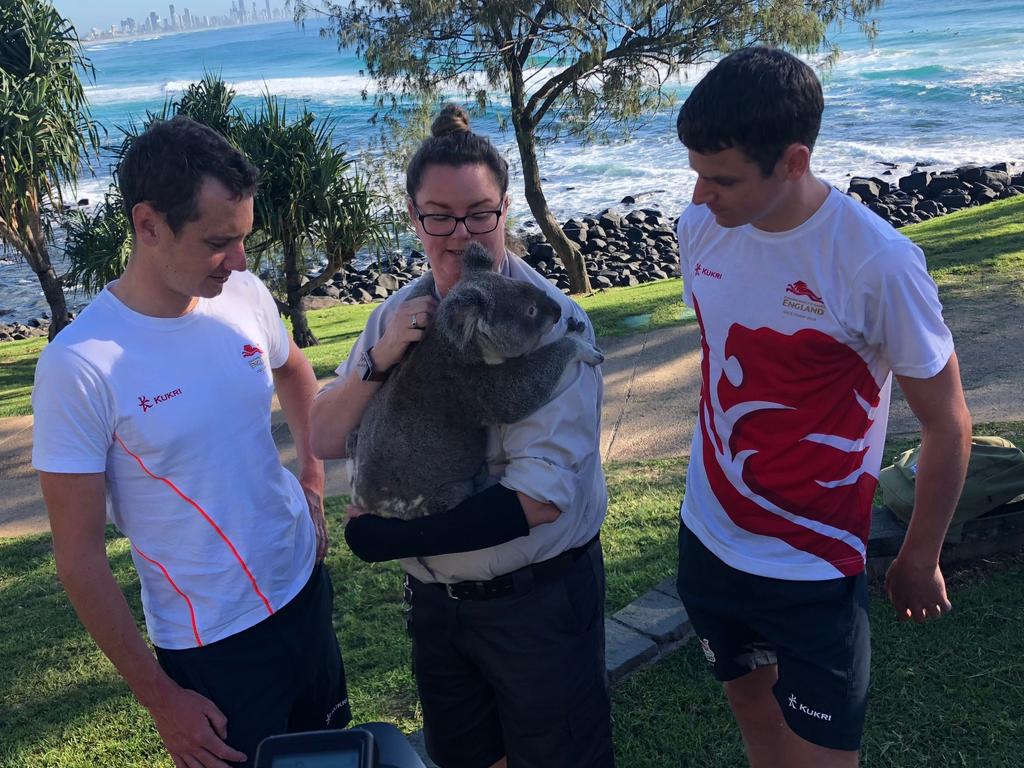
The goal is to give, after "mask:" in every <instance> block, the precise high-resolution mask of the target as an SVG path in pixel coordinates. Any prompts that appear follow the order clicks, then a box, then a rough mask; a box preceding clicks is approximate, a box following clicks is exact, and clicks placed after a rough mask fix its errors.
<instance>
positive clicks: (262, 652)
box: [156, 564, 352, 766]
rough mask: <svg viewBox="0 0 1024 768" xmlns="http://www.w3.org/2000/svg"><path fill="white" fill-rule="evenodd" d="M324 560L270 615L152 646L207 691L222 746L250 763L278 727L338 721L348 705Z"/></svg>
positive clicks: (183, 680)
mask: <svg viewBox="0 0 1024 768" xmlns="http://www.w3.org/2000/svg"><path fill="white" fill-rule="evenodd" d="M333 603H334V588H333V587H332V585H331V579H330V576H329V574H328V572H327V568H326V567H325V566H324V565H322V564H317V565H315V566H314V567H313V573H312V574H311V575H310V577H309V581H308V582H306V585H305V586H304V587H303V588H302V589H301V590H300V591H299V594H297V595H296V596H295V597H294V598H292V600H291V601H290V602H289V603H288V604H287V605H285V606H284V607H283V608H281V609H280V610H278V611H276V612H275V613H274V615H272V616H268V617H267V618H266V619H264V620H263V621H261V622H260V623H259V624H256V625H255V626H252V627H249V629H246V630H243V631H242V632H239V633H238V634H235V635H231V636H230V637H225V638H224V639H223V640H218V641H217V642H215V643H210V644H209V645H204V646H200V647H198V648H186V649H183V650H167V649H165V648H157V649H156V656H157V660H158V661H159V662H160V666H161V667H163V669H164V671H165V672H166V673H167V674H168V675H169V676H170V677H171V679H172V680H174V681H175V682H176V683H177V684H178V685H180V686H181V687H182V688H189V689H191V690H193V691H196V692H198V693H201V694H202V695H203V696H205V697H206V698H208V699H210V700H211V701H212V702H213V703H214V704H216V705H217V708H218V709H220V711H221V712H223V713H224V716H225V717H227V719H228V736H227V739H225V741H226V742H227V743H228V745H229V746H231V747H234V748H235V749H237V750H239V751H241V752H244V753H245V755H246V757H248V758H249V760H248V762H246V763H240V764H236V765H244V766H248V765H252V764H253V761H254V760H255V759H256V747H257V746H259V743H260V742H261V741H262V740H263V739H264V738H266V737H267V736H271V735H274V734H279V733H294V732H299V731H317V730H323V729H327V728H344V727H345V726H346V725H347V724H348V722H349V720H351V719H352V713H351V710H350V708H349V703H348V691H347V689H346V685H345V667H344V665H343V663H342V660H341V651H340V650H339V648H338V638H337V636H336V635H335V634H334V625H333V621H332V618H331V617H332V614H333Z"/></svg>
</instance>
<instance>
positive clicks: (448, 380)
mask: <svg viewBox="0 0 1024 768" xmlns="http://www.w3.org/2000/svg"><path fill="white" fill-rule="evenodd" d="M463 259H464V261H463V268H462V278H461V280H459V282H458V283H457V284H456V285H455V286H454V287H453V288H452V289H451V290H450V291H449V292H448V294H447V295H446V296H445V297H444V299H443V300H442V301H441V303H440V304H439V305H438V308H437V312H436V314H435V316H434V321H433V323H432V325H431V328H430V330H429V331H428V332H427V333H426V335H425V337H424V339H423V340H422V341H421V342H419V343H418V344H415V345H413V346H412V348H411V349H410V351H409V352H408V354H407V355H406V357H405V359H404V360H403V361H402V362H401V363H399V364H398V365H397V366H396V367H395V369H394V370H393V371H392V373H391V376H390V377H389V378H388V380H387V381H386V382H384V384H383V385H382V386H381V388H380V390H379V391H378V392H377V394H376V396H375V397H374V398H373V400H371V401H370V405H369V406H368V407H367V409H366V412H365V413H364V414H363V419H362V422H361V423H360V425H359V429H358V434H357V433H355V432H353V433H352V434H351V435H350V436H349V442H348V455H349V456H350V457H352V458H353V459H354V469H353V475H352V487H353V495H352V500H353V502H354V503H355V504H357V505H358V506H360V507H362V508H363V509H365V510H366V511H367V512H370V513H371V514H375V515H380V516H383V517H399V518H402V519H412V518H416V517H421V516H423V515H430V514H433V513H436V512H441V511H444V510H446V509H450V508H451V507H454V506H455V505H456V504H458V503H459V502H461V501H463V500H464V499H466V498H467V497H469V496H471V495H472V494H474V493H476V492H477V491H478V490H481V488H482V482H483V481H484V480H486V477H487V467H486V463H485V453H486V448H487V427H488V426H490V425H494V424H511V423H514V422H516V421H519V420H520V419H523V418H525V417H526V416H528V415H529V414H531V413H533V412H534V411H535V410H537V409H538V408H539V407H540V406H541V405H543V404H544V403H546V402H547V401H548V400H550V399H551V396H552V394H553V393H554V391H555V388H556V386H557V385H558V383H559V381H560V380H561V379H562V376H563V374H564V372H565V370H566V368H567V367H568V366H569V364H570V363H574V362H576V361H577V360H580V361H583V362H585V363H586V364H588V365H598V364H600V363H601V362H603V360H604V357H603V355H602V354H601V353H600V351H598V350H597V349H596V348H595V347H593V346H592V345H591V344H590V343H588V342H587V341H586V340H584V339H583V337H582V336H580V335H578V334H577V333H571V334H570V335H567V336H564V337H562V338H560V339H558V340H557V341H554V342H552V343H551V344H546V345H544V346H542V347H540V348H537V345H538V344H539V342H540V339H541V338H542V337H543V336H544V334H546V333H547V332H548V331H549V330H550V329H551V328H552V327H553V326H554V325H555V324H556V323H557V322H558V321H559V320H560V318H561V309H560V307H559V305H558V303H557V302H556V301H554V300H553V299H552V298H551V297H550V296H548V295H547V294H546V293H545V292H544V291H543V290H541V289H540V288H537V287H535V286H533V285H530V284H529V283H523V282H519V281H515V280H511V279H510V278H507V277H505V276H503V275H499V274H498V273H496V272H493V271H492V267H493V261H492V257H491V255H490V254H489V253H488V252H487V251H486V250H485V249H484V248H483V246H481V245H479V244H478V243H471V244H470V245H469V247H468V248H467V249H466V252H465V254H464V257H463ZM432 289H433V276H432V275H430V274H428V275H427V276H425V277H424V278H423V280H422V282H421V288H418V289H416V291H415V294H414V295H422V294H426V293H430V292H431V291H432ZM410 298H411V296H410ZM582 327H583V324H582V323H580V324H579V326H577V324H576V323H575V322H574V323H573V324H572V326H571V329H572V330H574V331H578V330H581V329H582Z"/></svg>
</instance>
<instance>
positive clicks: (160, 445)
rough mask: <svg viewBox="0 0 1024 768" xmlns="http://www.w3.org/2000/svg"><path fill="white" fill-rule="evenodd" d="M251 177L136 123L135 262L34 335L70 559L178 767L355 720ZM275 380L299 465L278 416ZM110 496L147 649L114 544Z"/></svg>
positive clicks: (234, 759) (318, 506)
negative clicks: (110, 557) (61, 322)
mask: <svg viewBox="0 0 1024 768" xmlns="http://www.w3.org/2000/svg"><path fill="white" fill-rule="evenodd" d="M257 177H258V173H257V171H256V169H255V168H254V167H253V166H252V165H251V164H250V163H249V162H248V161H247V160H246V159H245V157H244V156H243V155H242V154H241V153H239V152H238V151H237V150H236V149H234V148H233V147H232V146H231V145H230V144H228V142H227V141H226V140H225V139H224V138H223V137H221V136H220V135H218V134H217V133H216V132H214V131H213V130H211V129H209V128H207V127H205V126H202V125H200V124H198V123H195V122H193V121H192V120H189V119H188V118H184V117H177V118H174V119H173V120H170V121H157V122H155V123H154V124H153V125H152V126H151V127H150V128H148V129H147V130H146V132H145V133H143V134H142V135H141V136H140V137H138V138H137V139H136V140H135V141H133V143H132V146H131V148H130V150H129V151H128V152H127V153H126V155H125V157H124V158H123V160H122V161H121V164H120V166H119V169H118V181H119V184H120V188H121V193H122V196H123V199H124V206H125V211H126V213H127V215H128V218H129V220H130V221H131V225H132V233H133V239H132V255H131V259H130V260H129V262H128V265H127V267H126V269H125V272H124V275H123V276H122V277H121V278H120V279H119V280H116V281H114V282H112V283H110V284H109V285H108V286H107V287H106V288H105V289H104V290H103V292H102V293H100V294H99V295H98V296H97V297H96V298H95V299H94V300H93V301H92V303H90V304H89V306H88V307H87V308H86V309H85V311H84V312H82V314H81V316H80V317H79V318H78V320H76V321H75V322H74V323H73V324H72V325H70V326H69V327H68V328H66V329H64V331H63V332H62V333H61V334H60V335H58V336H57V338H56V339H55V340H54V341H53V342H51V344H50V345H49V346H48V347H47V348H46V349H45V350H44V351H43V353H42V355H41V356H40V360H39V364H38V366H37V368H36V382H35V388H34V390H33V406H34V412H35V422H34V445H33V457H32V459H33V465H34V466H35V467H36V469H37V470H39V476H40V484H41V486H42V491H43V497H44V499H45V501H46V505H47V510H48V512H49V516H50V527H51V529H52V531H53V544H54V554H55V557H56V561H57V572H58V575H59V576H60V579H61V581H62V582H63V584H64V586H65V589H66V590H67V592H68V595H69V597H70V598H71V602H72V604H73V605H74V607H75V610H76V611H77V612H78V615H79V617H80V618H81V620H82V623H83V624H84V625H85V627H86V629H87V630H88V631H89V633H90V634H91V635H92V637H93V638H94V639H95V641H96V643H97V645H99V647H100V649H101V650H102V651H103V652H104V653H105V654H106V655H107V657H108V658H109V659H110V660H111V662H112V663H113V664H114V666H115V667H116V668H117V670H118V672H119V673H120V674H121V676H122V677H123V678H124V679H125V681H126V682H127V683H128V685H129V687H130V688H131V690H132V692H133V693H134V694H135V696H136V697H137V698H138V700H139V702H140V703H141V704H142V705H143V706H145V707H146V708H147V709H148V710H149V712H150V714H151V715H152V717H153V721H154V723H155V725H156V728H157V730H158V731H159V733H160V737H161V738H162V739H163V742H164V745H165V746H166V748H167V751H168V752H169V753H170V755H171V759H172V760H173V761H174V764H175V765H176V766H179V767H180V766H189V768H195V767H196V766H203V768H220V766H226V765H228V764H229V762H230V763H231V764H243V765H249V764H250V761H251V760H253V759H254V758H255V751H256V746H257V745H258V744H259V742H260V741H261V740H262V739H263V738H264V737H266V736H268V735H271V734H275V733H283V732H287V731H296V730H300V731H301V730H313V729H318V728H324V727H342V726H344V725H345V724H346V723H347V722H348V719H349V717H350V714H349V706H348V696H347V693H346V686H345V673H344V667H343V665H342V660H341V654H340V651H339V649H338V642H337V637H336V635H335V633H334V629H333V624H332V621H331V615H332V600H333V592H332V588H331V583H330V579H329V577H328V574H327V572H326V569H325V568H324V567H323V565H322V564H321V561H322V559H323V557H324V554H325V553H326V549H327V537H326V529H325V527H324V516H323V503H322V494H323V480H324V475H323V465H322V462H320V461H319V460H317V459H316V458H315V457H314V455H313V452H312V449H311V443H310V428H309V409H310V404H311V402H312V399H313V395H314V394H315V393H316V390H317V384H316V379H315V377H314V375H313V371H312V368H311V367H310V365H309V362H308V361H307V360H306V358H305V356H304V355H303V354H302V353H301V352H300V351H299V349H298V348H297V347H296V345H295V343H294V342H293V341H291V340H290V339H289V337H288V334H287V331H286V329H285V327H284V325H283V323H282V322H281V319H280V317H279V315H278V311H277V307H276V305H275V302H274V300H273V298H272V297H271V295H270V294H269V292H268V291H267V289H266V288H265V287H264V286H263V284H262V283H261V282H260V281H259V280H258V279H257V278H256V277H254V276H253V275H252V274H250V273H248V272H246V271H245V265H246V262H245V248H244V241H245V238H246V236H247V235H248V234H249V232H250V231H251V229H252V224H253V194H254V192H255V189H256V185H257ZM275 391H276V392H277V395H278V397H279V399H280V401H281V406H282V408H283V410H284V413H285V416H286V418H287V421H288V426H289V428H290V429H291V431H292V435H293V437H294V438H295V446H296V450H297V453H298V456H299V461H300V467H301V470H300V477H299V478H298V479H296V477H295V476H294V475H292V474H291V473H290V472H289V471H288V470H286V469H285V468H284V467H283V466H282V465H281V461H280V458H279V455H278V452H277V449H276V447H275V445H274V440H273V437H272V435H271V430H270V416H271V401H272V398H273V395H274V392H275ZM108 502H109V506H108ZM108 509H109V518H110V520H111V521H112V522H113V523H114V524H115V525H116V526H117V527H118V528H119V529H120V531H121V532H122V533H123V534H124V535H125V537H126V538H127V539H128V541H129V545H130V547H131V554H132V559H133V560H134V563H135V567H136V569H137V571H138V573H139V580H140V583H141V586H142V604H143V609H144V613H145V618H146V627H147V630H148V633H149V637H150V640H151V641H152V643H153V646H154V649H155V651H156V658H154V656H153V653H152V652H150V650H149V648H148V647H147V645H146V643H145V641H144V640H143V638H142V636H141V634H140V633H139V631H138V629H137V627H136V624H135V620H134V618H133V616H132V614H131V612H130V610H129V608H128V605H127V603H126V602H125V599H124V596H123V595H122V593H121V591H120V589H119V588H118V585H117V582H116V581H115V580H114V578H113V575H112V573H111V570H110V565H109V563H108V562H107V558H106V550H105V543H104V527H105V523H106V520H107V517H108Z"/></svg>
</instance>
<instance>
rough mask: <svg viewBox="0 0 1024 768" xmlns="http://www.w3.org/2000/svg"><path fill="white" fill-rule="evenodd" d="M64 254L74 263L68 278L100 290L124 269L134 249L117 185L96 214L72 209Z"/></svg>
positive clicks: (97, 209)
mask: <svg viewBox="0 0 1024 768" xmlns="http://www.w3.org/2000/svg"><path fill="white" fill-rule="evenodd" d="M65 228H66V230H67V240H66V242H65V246H64V253H65V256H66V257H67V259H68V262H69V263H70V265H71V266H70V269H69V270H68V271H67V273H65V275H64V280H65V282H66V283H67V284H68V285H74V286H79V287H81V288H82V289H84V290H86V291H89V292H90V293H96V292H97V291H99V290H100V289H101V288H103V286H105V285H106V284H107V283H109V282H110V281H111V280H116V279H117V278H118V277H120V276H121V273H122V272H124V268H125V266H126V265H127V264H128V257H129V256H130V255H131V252H132V239H131V228H130V226H129V224H128V217H127V216H126V215H125V212H124V208H123V206H122V204H121V196H120V195H119V194H118V192H117V189H116V188H111V190H110V192H108V193H107V195H106V196H105V197H104V199H103V203H102V204H101V205H99V206H97V207H96V209H95V210H94V211H93V212H92V213H87V212H85V211H72V212H71V213H70V214H69V215H68V216H67V218H66V219H65Z"/></svg>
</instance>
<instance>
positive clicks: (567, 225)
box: [0, 160, 1024, 343]
mask: <svg viewBox="0 0 1024 768" xmlns="http://www.w3.org/2000/svg"><path fill="white" fill-rule="evenodd" d="M881 164H882V165H884V166H886V170H884V171H883V172H882V173H881V174H880V175H878V176H851V177H850V178H849V184H848V189H847V190H845V194H848V195H850V196H851V197H853V198H854V199H855V200H857V201H859V202H861V203H863V204H864V205H866V206H867V207H868V208H869V209H870V210H872V211H873V212H874V213H876V214H877V215H879V216H881V217H882V218H883V219H885V220H886V221H888V222H889V223H890V224H892V225H893V226H894V227H896V228H897V229H898V228H900V227H903V226H905V225H908V224H915V223H919V222H921V221H927V220H929V219H932V218H937V217H939V216H944V215H946V214H948V213H953V212H955V211H958V210H962V209H964V208H968V207H976V206H978V205H984V204H985V203H989V202H992V201H995V200H1002V199H1007V198H1010V197H1015V196H1018V195H1024V161H1021V160H1016V161H1003V162H1000V163H994V164H992V165H981V164H968V165H963V166H960V167H958V168H956V169H952V170H946V171H931V170H923V169H922V167H921V166H918V165H914V166H913V167H912V168H911V170H910V171H909V172H908V173H906V174H905V175H903V176H899V177H897V176H896V174H895V171H896V170H897V168H895V167H892V166H893V164H891V163H881ZM924 167H925V168H927V167H930V166H924ZM662 191H663V190H656V191H648V192H637V193H634V194H631V195H627V196H625V197H624V198H623V199H622V200H621V201H620V202H619V204H618V205H616V206H612V207H610V208H607V209H606V210H604V211H602V212H600V213H596V214H594V213H592V214H587V215H577V216H574V217H572V218H569V219H567V220H566V221H565V222H563V223H562V225H561V226H562V230H563V231H564V232H565V233H566V235H567V236H568V237H569V239H570V240H572V241H573V242H574V243H575V244H576V245H577V247H579V248H580V250H581V251H582V253H583V256H584V259H585V260H586V263H587V272H588V274H589V276H590V280H591V286H592V287H593V288H594V290H602V289H605V288H611V287H620V286H631V285H639V284H642V283H646V282H651V281H653V280H664V279H668V278H672V277H679V261H678V246H677V243H676V237H675V218H676V214H675V213H673V214H666V213H665V212H664V211H662V210H660V208H659V207H657V203H654V204H653V206H654V207H652V205H651V204H650V203H647V204H645V202H644V199H645V197H650V196H651V195H653V194H655V193H656V192H662ZM840 191H843V190H842V189H840ZM512 234H513V235H514V236H515V239H516V240H519V241H520V242H521V243H522V246H523V249H522V250H523V252H522V253H519V254H518V255H521V256H523V258H524V259H525V260H526V261H527V263H528V264H530V266H532V267H534V268H535V269H537V271H538V272H540V273H541V274H542V275H544V276H545V277H546V278H547V279H548V280H549V281H551V283H552V284H554V285H555V287H557V288H559V289H560V290H562V291H563V292H566V293H567V292H568V287H569V282H568V276H567V274H566V272H565V269H564V268H563V267H562V265H561V264H560V263H559V262H558V261H557V259H556V258H555V254H554V249H553V248H552V247H551V246H550V245H549V244H548V243H547V242H546V241H545V240H544V238H543V235H542V234H541V233H540V231H539V229H537V225H536V223H535V222H534V221H533V220H532V219H530V220H526V221H524V222H523V223H522V224H520V225H519V226H518V227H517V229H516V230H515V231H514V232H512ZM375 266H376V264H375V263H373V262H371V263H370V264H368V265H366V266H364V267H363V268H361V269H357V268H356V267H355V266H354V265H348V266H346V268H345V269H344V270H343V271H340V272H337V273H335V275H334V276H333V277H332V279H331V280H329V281H328V282H327V283H325V284H324V285H323V286H321V288H319V289H318V290H317V291H315V292H314V293H313V294H311V295H310V296H308V297H306V299H305V305H306V309H307V310H309V309H319V308H322V307H326V306H333V305H335V304H365V303H372V302H375V301H382V300H384V299H386V298H387V297H388V296H389V295H391V294H392V293H393V292H395V291H397V290H399V289H400V288H402V287H403V286H404V285H405V284H406V283H408V282H409V281H410V280H412V279H415V278H416V277H418V276H419V275H420V274H422V272H423V270H424V261H423V256H422V254H421V253H420V252H419V251H417V250H415V249H409V250H408V251H407V252H406V251H404V250H403V252H402V253H401V254H400V255H396V256H395V257H393V258H392V259H390V260H389V261H388V262H387V264H386V265H385V266H384V268H383V269H379V270H378V269H376V268H375ZM310 274H315V273H310ZM260 277H261V279H264V280H265V279H266V277H267V275H266V273H264V274H262V275H261V276H260ZM74 295H75V294H74V292H73V291H65V296H68V297H69V299H71V301H69V305H71V304H72V303H73V299H74ZM73 314H77V312H76V313H73ZM48 327H49V321H48V319H47V318H46V317H45V316H44V317H28V318H27V319H19V318H14V319H12V320H11V321H10V322H6V323H5V322H0V343H2V342H4V341H14V340H20V339H25V338H33V337H38V336H44V335H46V333H47V329H48Z"/></svg>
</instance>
